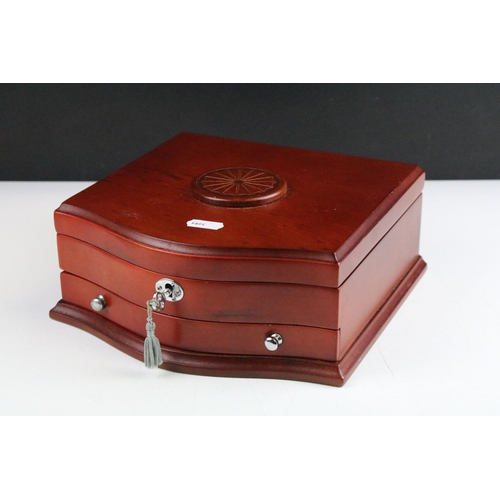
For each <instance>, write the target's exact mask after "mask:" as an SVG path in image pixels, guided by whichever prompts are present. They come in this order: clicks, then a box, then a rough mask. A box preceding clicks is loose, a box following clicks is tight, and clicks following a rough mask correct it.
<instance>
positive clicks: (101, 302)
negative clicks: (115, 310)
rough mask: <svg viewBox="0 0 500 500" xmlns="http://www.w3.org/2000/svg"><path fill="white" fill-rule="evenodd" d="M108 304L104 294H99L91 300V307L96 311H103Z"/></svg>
mask: <svg viewBox="0 0 500 500" xmlns="http://www.w3.org/2000/svg"><path fill="white" fill-rule="evenodd" d="M106 305H107V304H106V299H105V298H104V297H103V296H102V295H98V296H97V297H94V298H93V299H92V300H91V301H90V307H91V308H92V309H93V310H94V311H96V312H99V311H102V310H103V309H104V308H105V307H106Z"/></svg>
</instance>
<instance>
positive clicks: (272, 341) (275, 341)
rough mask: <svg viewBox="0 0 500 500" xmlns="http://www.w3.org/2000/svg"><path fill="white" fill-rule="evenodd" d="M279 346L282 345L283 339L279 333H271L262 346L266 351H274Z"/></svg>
mask: <svg viewBox="0 0 500 500" xmlns="http://www.w3.org/2000/svg"><path fill="white" fill-rule="evenodd" d="M281 344H283V337H282V336H281V335H280V334H279V333H271V335H269V337H267V338H266V340H264V345H265V346H266V349H267V350H268V351H275V350H276V349H278V347H279V346H280V345H281Z"/></svg>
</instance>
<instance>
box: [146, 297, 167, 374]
mask: <svg viewBox="0 0 500 500" xmlns="http://www.w3.org/2000/svg"><path fill="white" fill-rule="evenodd" d="M150 311H151V309H150V304H149V303H148V322H147V323H146V333H147V335H146V340H145V341H144V364H145V365H146V368H157V367H158V366H160V365H161V364H162V363H163V358H162V354H161V345H160V341H159V340H158V337H157V336H156V335H155V328H156V324H155V322H154V321H153V319H152V315H151V312H150Z"/></svg>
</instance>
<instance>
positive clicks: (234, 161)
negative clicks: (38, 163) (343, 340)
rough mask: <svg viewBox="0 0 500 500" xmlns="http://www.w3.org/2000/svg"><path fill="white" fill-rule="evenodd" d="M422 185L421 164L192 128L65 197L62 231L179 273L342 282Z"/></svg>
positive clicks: (57, 215)
mask: <svg viewBox="0 0 500 500" xmlns="http://www.w3.org/2000/svg"><path fill="white" fill-rule="evenodd" d="M423 183H424V172H423V171H422V170H421V169H420V168H419V167H418V166H416V165H411V164H406V163H397V162H389V161H383V160H375V159H367V158H359V157H354V156H345V155H339V154H332V153H324V152H316V151H308V150H303V149H297V148H289V147H281V146H272V145H267V144H258V143H252V142H247V141H239V140H233V139H222V138H217V137H209V136H204V135H198V134H190V133H182V134H180V135H177V136H176V137H174V138H173V139H171V140H169V141H167V142H166V143H164V144H162V145H161V146H159V147H157V148H156V149H154V150H153V151H151V152H150V153H147V154H146V155H144V156H142V157H141V158H139V159H137V160H135V161H133V162H132V163H130V164H129V165H127V166H126V167H124V168H121V169H120V170H118V171H116V172H115V173H113V174H111V175H109V176H108V177H106V178H104V179H103V180H101V181H99V182H97V183H95V184H94V185H92V186H90V187H89V188H87V189H85V190H84V191H82V192H80V193H78V194H76V195H75V196H73V197H71V198H69V199H68V200H66V201H65V202H64V203H63V204H62V205H61V206H60V207H59V209H57V210H56V213H55V224H56V230H57V232H58V233H61V234H66V235H68V236H72V237H75V238H78V239H80V240H83V241H87V242H89V243H91V244H93V245H96V246H98V247H100V248H102V249H103V250H106V251H108V252H110V253H112V254H114V255H116V256H117V257H120V258H122V259H125V260H127V261H129V262H132V263H134V264H136V265H139V266H141V267H144V268H147V269H151V270H154V271H157V272H163V273H166V274H170V275H172V276H176V275H177V276H183V277H190V278H193V279H205V280H218V281H257V282H282V283H304V284H312V285H319V286H330V287H338V286H340V285H341V284H342V282H343V281H344V280H345V279H346V278H347V277H348V276H349V274H350V273H351V272H353V271H354V269H355V268H356V267H357V265H358V264H359V263H360V262H361V261H362V260H363V259H364V258H365V257H366V256H367V255H368V253H369V252H370V251H371V250H372V248H373V247H374V246H375V245H376V244H377V243H378V241H380V239H381V238H382V237H383V236H384V234H386V233H387V231H389V230H390V228H391V227H392V226H393V225H394V224H395V223H396V222H397V220H398V219H399V218H400V217H401V215H402V214H403V213H404V212H405V211H406V210H407V209H408V208H409V207H410V205H411V204H412V203H413V202H414V201H415V200H416V198H418V196H419V195H420V193H421V191H422V188H423Z"/></svg>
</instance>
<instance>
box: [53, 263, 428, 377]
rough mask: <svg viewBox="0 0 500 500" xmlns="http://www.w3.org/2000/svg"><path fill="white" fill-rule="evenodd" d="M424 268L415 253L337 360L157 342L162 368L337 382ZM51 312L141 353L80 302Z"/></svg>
mask: <svg viewBox="0 0 500 500" xmlns="http://www.w3.org/2000/svg"><path fill="white" fill-rule="evenodd" d="M425 268H426V265H425V263H424V261H423V260H422V259H420V258H419V259H418V260H417V261H416V262H415V264H414V265H413V266H412V267H411V269H410V270H409V272H408V273H407V274H406V275H405V276H404V277H403V279H402V281H401V282H400V283H399V284H398V286H397V287H396V288H395V290H394V291H393V293H392V294H391V295H390V296H389V297H388V299H387V300H386V302H385V303H384V304H383V306H382V307H381V308H380V309H378V310H377V312H376V313H375V314H374V316H373V317H372V318H371V320H370V322H369V323H368V324H367V325H366V326H365V328H364V329H363V331H362V332H361V334H360V335H359V336H358V338H357V339H356V341H355V342H354V343H353V344H352V345H351V347H350V348H349V350H348V351H347V352H346V354H345V355H344V356H343V358H342V360H340V361H336V362H333V361H324V360H320V359H308V358H295V357H286V356H259V355H241V354H240V355H231V354H212V353H206V352H199V351H189V350H184V349H176V348H174V347H166V346H162V354H163V361H164V363H163V364H162V365H161V368H164V369H167V370H172V371H177V372H182V373H192V374H196V375H211V376H224V377H255V378H280V379H288V380H300V381H304V382H314V383H321V384H327V385H333V386H342V385H344V383H345V382H346V381H347V379H348V378H349V377H350V376H351V374H352V373H353V371H354V369H355V368H356V367H357V366H358V364H359V363H360V361H361V360H362V359H363V357H364V355H365V354H366V353H367V352H368V350H369V349H370V347H371V346H372V345H373V343H374V342H375V340H376V339H377V338H378V336H379V335H380V333H381V332H382V331H383V329H384V328H385V326H386V325H387V323H388V322H389V321H390V319H391V318H392V316H393V315H394V314H395V312H396V311H397V309H398V308H399V307H400V306H401V304H402V303H403V301H404V299H405V298H406V297H407V295H408V294H409V293H410V291H411V290H412V289H413V287H414V286H415V284H416V283H417V281H418V280H419V279H420V277H421V276H422V274H423V273H424V271H425ZM50 317H51V318H52V319H55V320H58V321H62V322H64V323H67V324H69V325H72V326H75V327H77V328H80V329H82V330H85V331H87V332H89V333H91V334H93V335H95V336H96V337H98V338H100V339H102V340H104V341H105V342H107V343H109V344H110V345H112V346H114V347H116V348H117V349H120V350H121V351H123V352H125V353H126V354H128V355H130V356H133V357H134V358H136V359H139V360H142V359H143V344H144V339H143V337H142V336H140V335H138V334H136V333H134V332H132V331H130V330H129V329H128V328H124V327H122V326H120V325H118V324H117V323H115V322H113V321H110V320H109V319H107V318H105V317H103V316H101V315H99V314H96V313H94V312H92V311H89V310H87V309H85V308H84V307H81V306H78V305H75V304H71V303H67V302H65V301H63V300H61V301H60V302H59V303H58V304H57V305H56V306H55V307H54V308H53V309H52V310H51V311H50ZM283 345H284V344H283Z"/></svg>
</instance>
